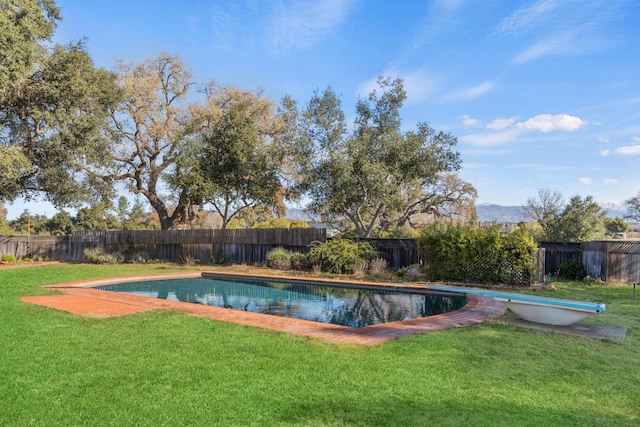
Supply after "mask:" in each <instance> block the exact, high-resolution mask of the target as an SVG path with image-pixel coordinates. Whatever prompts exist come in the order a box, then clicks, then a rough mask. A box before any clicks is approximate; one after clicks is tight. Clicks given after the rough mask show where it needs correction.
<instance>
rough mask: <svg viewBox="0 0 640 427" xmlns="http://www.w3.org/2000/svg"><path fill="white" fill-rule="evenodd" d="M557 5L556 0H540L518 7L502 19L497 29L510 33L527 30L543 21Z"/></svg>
mask: <svg viewBox="0 0 640 427" xmlns="http://www.w3.org/2000/svg"><path fill="white" fill-rule="evenodd" d="M557 6H558V1H557V0H542V1H538V2H537V3H536V4H534V5H533V6H531V7H525V8H521V9H518V10H516V11H515V12H514V13H512V14H511V15H510V16H508V17H506V18H505V19H503V20H502V22H501V23H500V25H499V26H498V31H499V32H501V33H506V34H510V33H514V32H519V31H526V30H529V29H531V28H533V27H534V26H536V25H537V24H538V23H540V22H542V21H544V20H545V18H546V17H547V16H548V15H549V13H551V12H552V11H553V10H554V9H555V8H556V7H557Z"/></svg>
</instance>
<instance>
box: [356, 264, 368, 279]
mask: <svg viewBox="0 0 640 427" xmlns="http://www.w3.org/2000/svg"><path fill="white" fill-rule="evenodd" d="M368 267H369V263H368V262H367V261H358V262H356V264H355V265H354V266H353V275H354V276H356V277H364V275H365V273H366V272H367V268H368Z"/></svg>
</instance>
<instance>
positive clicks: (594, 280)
mask: <svg viewBox="0 0 640 427" xmlns="http://www.w3.org/2000/svg"><path fill="white" fill-rule="evenodd" d="M582 281H583V282H584V283H586V284H587V285H606V284H607V282H605V281H604V280H602V279H601V278H599V277H591V276H589V275H587V276H585V277H584V279H582Z"/></svg>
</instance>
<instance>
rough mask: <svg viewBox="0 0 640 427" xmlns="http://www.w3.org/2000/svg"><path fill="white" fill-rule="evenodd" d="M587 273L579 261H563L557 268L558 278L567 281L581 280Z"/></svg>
mask: <svg viewBox="0 0 640 427" xmlns="http://www.w3.org/2000/svg"><path fill="white" fill-rule="evenodd" d="M586 275H587V273H586V272H585V271H584V265H582V263H581V262H580V261H565V262H563V263H562V264H560V267H559V268H558V277H562V278H563V279H568V280H582V279H584V278H585V276H586Z"/></svg>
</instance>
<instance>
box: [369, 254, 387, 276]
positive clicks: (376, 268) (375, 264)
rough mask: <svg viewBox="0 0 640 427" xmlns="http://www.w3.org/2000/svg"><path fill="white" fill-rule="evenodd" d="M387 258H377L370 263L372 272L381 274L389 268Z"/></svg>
mask: <svg viewBox="0 0 640 427" xmlns="http://www.w3.org/2000/svg"><path fill="white" fill-rule="evenodd" d="M387 265H388V263H387V260H386V259H384V258H376V259H374V260H371V262H370V263H369V271H370V272H371V274H373V275H376V274H380V273H382V272H383V271H385V270H386V269H387Z"/></svg>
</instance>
